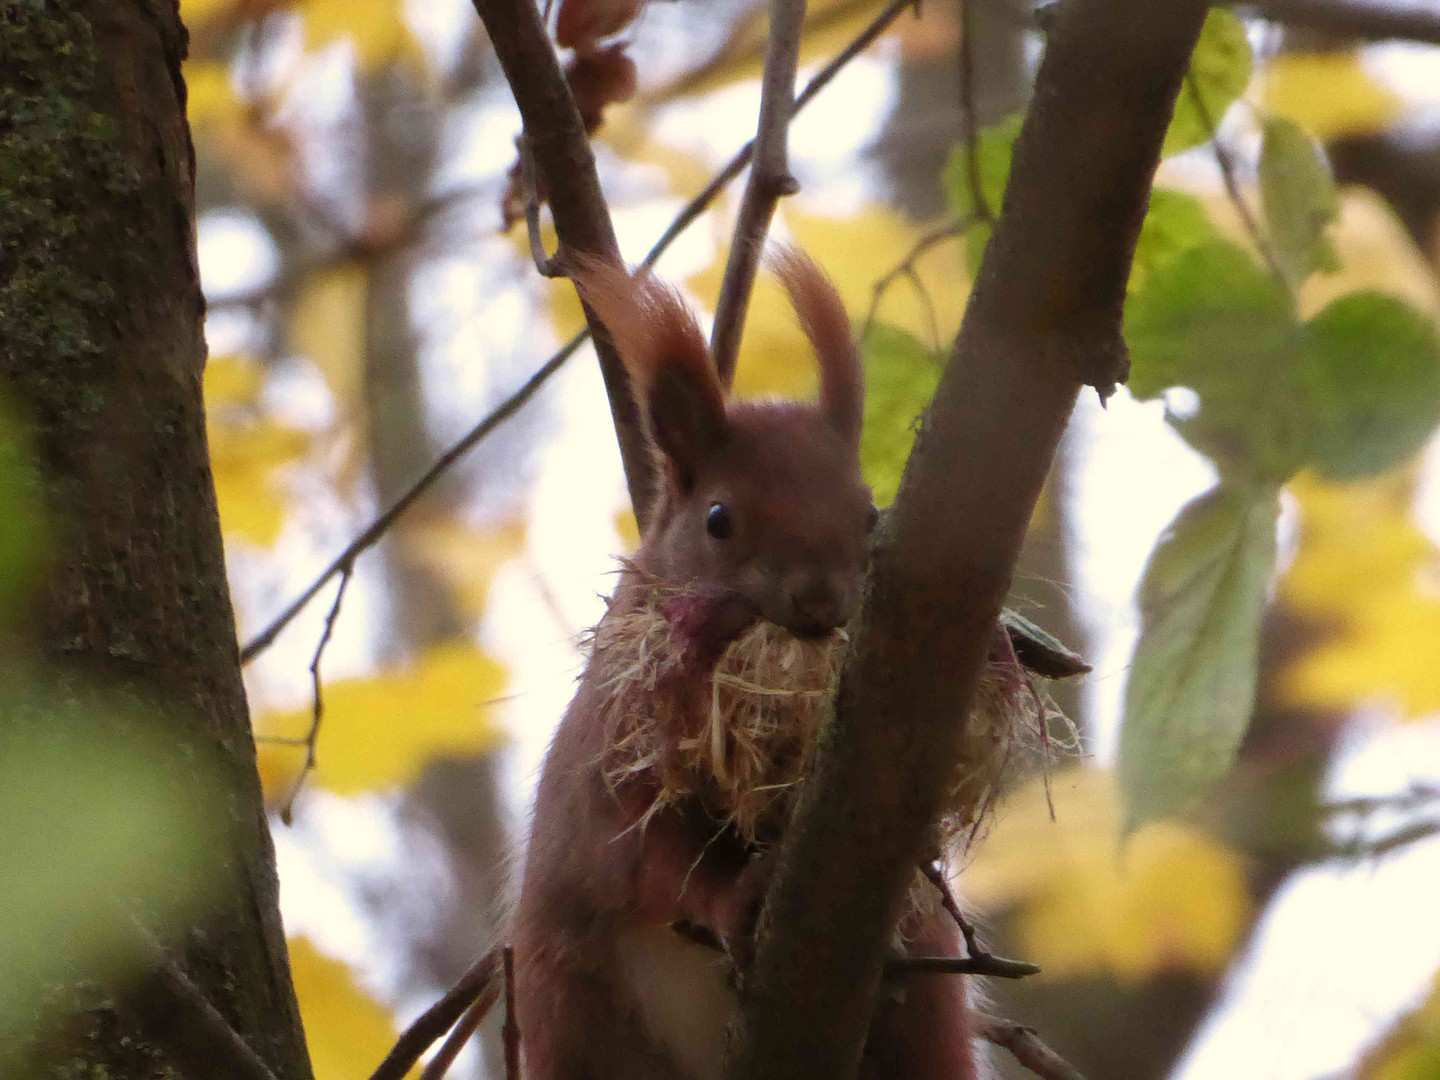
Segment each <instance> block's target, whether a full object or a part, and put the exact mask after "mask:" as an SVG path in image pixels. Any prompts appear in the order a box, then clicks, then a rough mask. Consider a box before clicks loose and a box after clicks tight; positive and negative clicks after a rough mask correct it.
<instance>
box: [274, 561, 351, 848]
mask: <svg viewBox="0 0 1440 1080" xmlns="http://www.w3.org/2000/svg"><path fill="white" fill-rule="evenodd" d="M354 573H355V562H354V560H353V559H352V560H351V561H350V562H348V563H346V564H345V565H344V566H342V567H341V568H340V584H339V585H338V586H336V589H335V600H334V602H333V603H332V604H331V605H330V611H329V613H328V614H327V615H326V616H325V629H324V630H322V631H321V632H320V640H319V642H318V643H317V644H316V645H315V655H314V656H313V657H311V658H310V687H311V692H312V694H313V695H314V697H313V705H312V706H311V710H310V729H309V730H308V731H306V732H305V741H304V746H305V763H304V764H303V765H301V766H300V774H299V775H298V776H296V777H295V781H294V783H292V784H291V785H290V793H289V794H288V795H286V796H285V801H284V803H282V804H281V806H280V820H281V821H283V822H284V823H285V824H286V825H291V824H293V823H294V819H295V800H296V799H297V798H299V796H300V789H301V788H303V787H304V786H305V778H306V777H308V776H309V775H310V772H311V770H312V769H314V768H315V743H316V741H317V740H318V739H319V738H320V722H321V721H322V720H323V719H324V718H325V697H324V693H323V690H322V687H321V682H320V658H321V657H322V656H324V655H325V646H327V645H329V644H330V635H331V634H333V633H334V632H335V620H336V619H337V618H339V617H340V602H341V601H342V600H344V599H345V590H346V588H348V587H349V585H350V578H351V576H352V575H353V574H354Z"/></svg>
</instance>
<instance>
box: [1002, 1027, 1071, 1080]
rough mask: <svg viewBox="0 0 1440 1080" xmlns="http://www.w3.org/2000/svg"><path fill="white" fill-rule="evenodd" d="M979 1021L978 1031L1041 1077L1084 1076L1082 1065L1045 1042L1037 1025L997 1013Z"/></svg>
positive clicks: (1046, 1079) (1050, 1079)
mask: <svg viewBox="0 0 1440 1080" xmlns="http://www.w3.org/2000/svg"><path fill="white" fill-rule="evenodd" d="M976 1021H977V1022H976V1025H975V1034H976V1035H978V1036H980V1038H982V1039H984V1040H985V1041H986V1042H991V1043H994V1044H995V1045H996V1046H1001V1047H1004V1048H1005V1049H1006V1050H1008V1051H1010V1054H1011V1056H1013V1057H1014V1058H1015V1060H1016V1061H1018V1062H1019V1063H1020V1064H1021V1065H1023V1066H1025V1068H1027V1069H1029V1070H1030V1071H1031V1072H1032V1073H1034V1074H1035V1075H1036V1076H1039V1077H1041V1078H1042V1080H1085V1077H1084V1076H1083V1075H1082V1074H1081V1072H1080V1070H1079V1069H1077V1068H1075V1066H1073V1065H1071V1064H1070V1063H1069V1062H1068V1061H1066V1060H1065V1059H1064V1058H1062V1057H1061V1056H1060V1055H1059V1054H1057V1053H1056V1052H1055V1051H1054V1050H1051V1049H1050V1047H1048V1046H1046V1045H1045V1043H1044V1042H1043V1041H1042V1040H1041V1038H1040V1036H1039V1035H1038V1034H1037V1033H1036V1031H1035V1029H1034V1028H1032V1027H1026V1026H1025V1025H1024V1024H1017V1023H1015V1022H1014V1021H1012V1020H1002V1019H1000V1018H999V1017H998V1016H979V1017H976Z"/></svg>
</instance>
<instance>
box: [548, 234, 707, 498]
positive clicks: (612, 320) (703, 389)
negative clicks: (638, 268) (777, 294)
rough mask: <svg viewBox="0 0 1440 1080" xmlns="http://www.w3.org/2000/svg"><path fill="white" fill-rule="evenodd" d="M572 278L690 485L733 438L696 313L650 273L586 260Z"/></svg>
mask: <svg viewBox="0 0 1440 1080" xmlns="http://www.w3.org/2000/svg"><path fill="white" fill-rule="evenodd" d="M571 277H572V279H573V280H574V282H575V287H576V288H577V289H578V290H579V291H580V297H581V299H582V300H584V301H585V303H587V304H588V305H590V307H591V308H592V309H593V310H594V312H595V314H596V315H598V316H599V317H600V321H601V322H603V323H604V324H605V328H606V330H608V331H609V332H610V336H611V338H612V339H614V342H615V348H616V350H617V351H618V352H619V353H620V358H621V360H622V361H624V363H625V370H626V372H627V373H628V374H629V376H630V383H631V387H632V389H633V391H634V393H635V398H636V401H637V402H638V403H639V404H640V409H641V412H642V413H643V414H644V415H645V418H646V422H647V423H648V425H649V428H650V435H651V437H652V438H653V439H654V440H655V443H656V445H657V446H658V447H659V448H660V450H661V452H662V453H664V454H665V456H666V457H668V458H669V459H670V461H671V463H672V464H673V465H674V466H675V475H676V478H677V480H678V481H679V483H680V484H681V486H682V487H688V486H689V484H690V483H691V482H692V481H693V478H694V476H695V474H696V472H697V471H698V470H700V469H701V468H703V466H704V464H705V462H706V461H707V460H708V459H709V458H711V457H713V455H714V454H715V452H716V451H717V450H718V449H719V448H720V447H721V446H722V445H723V443H724V442H725V440H726V438H727V427H726V420H725V391H724V389H723V388H722V387H721V385H720V379H719V376H717V375H716V373H715V364H714V362H713V360H712V359H711V357H710V349H709V347H708V346H707V345H706V344H705V336H704V335H703V334H702V333H701V332H700V326H699V324H698V323H696V321H695V316H694V314H693V313H692V312H691V311H690V309H689V308H688V307H687V306H686V304H685V301H684V300H683V299H682V298H681V297H680V294H679V293H677V292H676V291H675V290H674V289H672V288H671V287H669V286H668V285H665V284H663V283H662V282H660V281H657V280H655V279H654V278H653V277H651V276H649V275H648V274H642V275H639V276H635V275H631V274H629V273H627V272H625V271H624V270H622V269H619V268H617V267H614V266H610V265H607V264H604V263H600V262H597V261H594V260H588V259H587V260H583V261H577V264H576V265H575V266H574V268H573V272H572V274H571Z"/></svg>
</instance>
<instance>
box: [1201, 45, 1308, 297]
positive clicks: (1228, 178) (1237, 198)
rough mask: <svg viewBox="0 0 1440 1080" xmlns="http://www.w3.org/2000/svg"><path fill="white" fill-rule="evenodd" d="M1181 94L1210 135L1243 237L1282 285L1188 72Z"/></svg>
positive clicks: (1232, 162)
mask: <svg viewBox="0 0 1440 1080" xmlns="http://www.w3.org/2000/svg"><path fill="white" fill-rule="evenodd" d="M1185 93H1187V94H1189V95H1190V100H1191V101H1193V102H1194V103H1195V111H1196V112H1198V113H1199V114H1200V122H1201V123H1202V124H1204V125H1205V130H1206V131H1207V132H1208V133H1209V135H1210V146H1211V149H1212V150H1213V152H1214V154H1215V164H1216V165H1217V166H1219V168H1220V179H1221V181H1222V182H1223V183H1224V184H1225V193H1226V195H1228V196H1229V197H1230V201H1231V203H1233V204H1234V206H1235V212H1236V213H1237V214H1239V215H1240V223H1241V224H1242V225H1244V227H1245V234H1246V235H1247V236H1249V237H1250V242H1251V243H1253V244H1254V245H1255V250H1256V251H1258V252H1259V253H1260V257H1261V258H1262V259H1264V260H1265V266H1266V267H1267V268H1268V269H1269V271H1270V276H1271V277H1273V278H1274V279H1275V280H1276V281H1278V282H1280V283H1281V284H1282V285H1284V284H1285V271H1284V270H1282V269H1281V268H1280V260H1279V259H1278V258H1276V256H1275V249H1274V248H1273V247H1271V246H1270V238H1269V237H1268V236H1266V235H1265V230H1264V228H1263V227H1262V226H1261V225H1260V222H1259V220H1258V219H1257V218H1256V217H1255V214H1254V212H1253V211H1252V210H1251V209H1250V204H1249V203H1247V202H1246V201H1245V195H1244V193H1243V192H1242V191H1241V190H1240V180H1239V178H1238V177H1237V175H1236V170H1235V159H1234V158H1233V157H1232V156H1231V155H1230V150H1229V148H1228V147H1227V146H1226V145H1225V144H1224V143H1223V142H1221V141H1220V135H1219V133H1218V129H1217V124H1216V118H1215V115H1214V114H1213V113H1212V112H1211V111H1210V106H1209V105H1207V104H1206V103H1205V97H1204V95H1203V94H1201V93H1200V86H1199V84H1198V83H1197V82H1196V81H1195V77H1194V76H1193V75H1191V74H1190V73H1189V72H1188V71H1187V72H1186V73H1185Z"/></svg>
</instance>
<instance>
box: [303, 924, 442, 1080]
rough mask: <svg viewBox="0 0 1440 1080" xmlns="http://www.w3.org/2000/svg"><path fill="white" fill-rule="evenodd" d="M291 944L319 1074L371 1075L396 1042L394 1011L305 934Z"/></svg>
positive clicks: (338, 1077)
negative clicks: (386, 1006)
mask: <svg viewBox="0 0 1440 1080" xmlns="http://www.w3.org/2000/svg"><path fill="white" fill-rule="evenodd" d="M289 944H290V974H291V975H292V976H293V978H294V980H295V996H296V997H297V998H298V999H299V1001H300V1018H301V1020H302V1021H304V1024H305V1047H306V1049H307V1050H308V1051H309V1052H310V1064H311V1066H312V1067H313V1068H314V1071H315V1080H354V1078H355V1077H357V1076H368V1075H369V1074H370V1073H371V1072H373V1071H374V1069H375V1067H376V1066H377V1065H379V1064H380V1062H381V1061H383V1060H384V1059H385V1055H386V1054H387V1053H389V1052H390V1048H391V1047H392V1046H393V1045H394V1044H395V1039H396V1037H397V1036H398V1034H399V1032H398V1031H397V1030H396V1026H395V1020H394V1017H392V1016H391V1014H390V1011H389V1010H388V1009H386V1008H385V1007H384V1006H382V1005H381V1004H380V1003H379V1002H377V1001H376V1000H375V999H374V998H372V997H371V996H370V995H369V994H367V993H366V992H365V991H364V990H363V989H361V988H360V986H359V985H357V984H356V982H355V976H354V975H353V974H352V973H351V971H350V968H349V967H347V966H346V965H345V964H343V963H341V962H340V961H338V960H332V959H330V958H329V957H328V956H325V955H323V954H322V953H321V952H319V951H318V950H317V949H316V948H315V946H314V945H312V944H311V943H310V942H309V940H308V939H306V938H303V937H293V938H291V939H290V942H289ZM411 1075H414V1073H412V1074H411Z"/></svg>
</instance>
